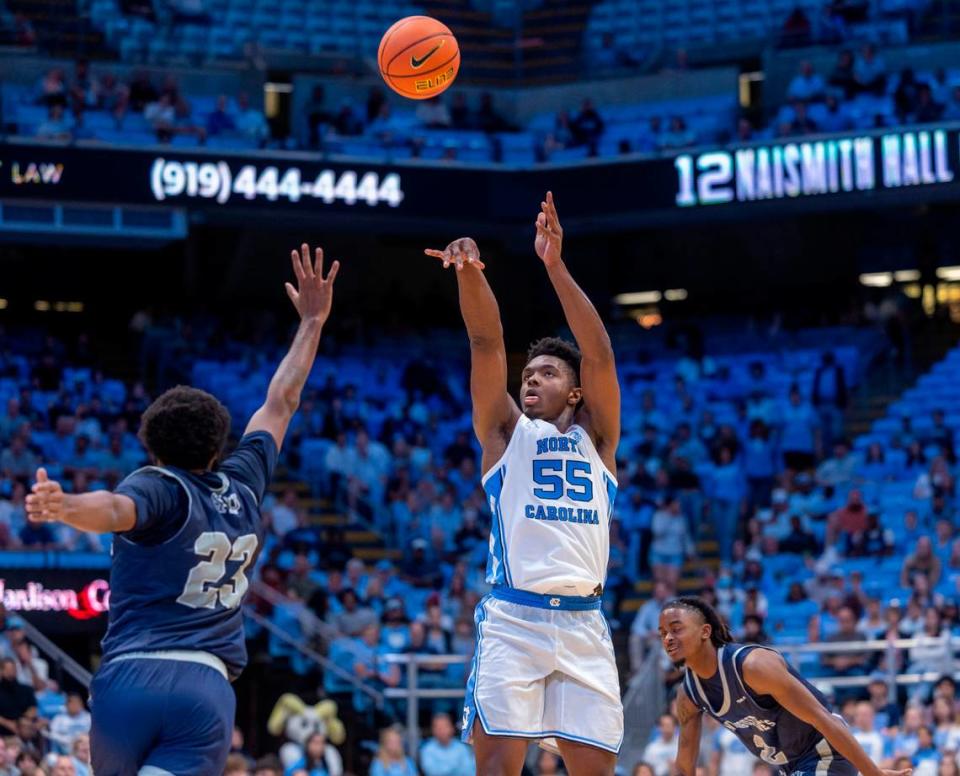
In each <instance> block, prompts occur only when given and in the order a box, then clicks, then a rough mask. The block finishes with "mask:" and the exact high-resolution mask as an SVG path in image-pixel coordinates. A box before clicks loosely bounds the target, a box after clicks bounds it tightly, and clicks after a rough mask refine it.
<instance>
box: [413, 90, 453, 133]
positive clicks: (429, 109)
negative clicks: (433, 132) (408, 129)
mask: <svg viewBox="0 0 960 776" xmlns="http://www.w3.org/2000/svg"><path fill="white" fill-rule="evenodd" d="M416 113H417V121H419V122H420V123H421V124H423V126H425V127H427V128H428V129H449V128H450V127H451V125H452V124H453V120H452V119H451V118H450V111H449V110H448V109H447V106H446V104H445V103H444V102H443V98H442V97H431V98H430V99H429V100H421V101H420V104H419V105H418V106H417V111H416Z"/></svg>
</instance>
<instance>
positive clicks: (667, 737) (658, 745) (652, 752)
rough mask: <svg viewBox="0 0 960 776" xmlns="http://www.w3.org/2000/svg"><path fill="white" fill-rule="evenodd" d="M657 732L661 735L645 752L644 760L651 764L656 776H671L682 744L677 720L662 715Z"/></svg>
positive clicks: (668, 715) (670, 716)
mask: <svg viewBox="0 0 960 776" xmlns="http://www.w3.org/2000/svg"><path fill="white" fill-rule="evenodd" d="M657 731H658V733H659V735H658V736H657V737H656V738H655V739H654V740H653V741H651V742H650V743H649V744H647V748H646V749H644V750H643V759H644V760H645V761H646V762H648V763H650V765H651V766H652V767H653V772H654V773H655V774H656V776H670V772H671V770H672V769H673V763H674V760H676V759H677V748H678V747H679V744H680V737H679V735H678V733H677V720H676V719H674V717H673V715H672V714H661V715H660V719H659V721H658V722H657Z"/></svg>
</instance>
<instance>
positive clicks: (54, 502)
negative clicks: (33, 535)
mask: <svg viewBox="0 0 960 776" xmlns="http://www.w3.org/2000/svg"><path fill="white" fill-rule="evenodd" d="M26 508H27V517H28V518H29V519H30V520H32V521H33V522H35V523H52V522H58V523H65V524H66V525H69V526H73V527H74V528H77V529H79V530H81V531H89V532H90V533H98V534H101V533H122V532H123V531H129V530H131V529H132V528H134V526H136V524H137V508H136V504H135V503H134V501H133V499H132V498H130V497H129V496H124V495H121V494H119V493H111V492H110V491H108V490H97V491H94V492H92V493H80V494H77V495H74V494H71V493H64V492H63V488H61V487H60V483H59V482H57V481H56V480H51V479H50V478H49V477H47V470H46V469H43V468H41V469H37V481H36V482H35V483H34V485H33V488H32V492H31V493H30V494H29V495H28V496H27V502H26Z"/></svg>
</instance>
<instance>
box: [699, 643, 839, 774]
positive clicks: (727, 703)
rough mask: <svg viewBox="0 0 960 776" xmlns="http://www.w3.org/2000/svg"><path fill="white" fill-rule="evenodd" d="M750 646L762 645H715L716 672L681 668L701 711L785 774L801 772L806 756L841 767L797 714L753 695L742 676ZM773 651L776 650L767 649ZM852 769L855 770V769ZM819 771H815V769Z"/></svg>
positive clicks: (819, 695) (815, 691) (820, 736)
mask: <svg viewBox="0 0 960 776" xmlns="http://www.w3.org/2000/svg"><path fill="white" fill-rule="evenodd" d="M754 649H767V648H766V647H758V646H757V645H755V644H726V645H724V646H722V647H720V649H719V650H717V663H718V669H717V673H716V674H714V675H713V676H712V677H710V678H709V679H701V678H700V677H698V676H697V675H696V674H695V673H694V672H693V671H691V670H690V669H689V668H688V669H687V670H686V672H685V673H684V677H683V688H684V690H686V693H687V696H688V697H689V698H690V700H691V701H693V703H694V704H695V705H696V706H698V707H699V708H700V709H701V710H702V711H704V712H705V713H707V714H709V715H710V716H711V717H713V718H714V719H716V720H717V721H718V722H720V723H722V724H723V725H724V726H725V727H726V728H727V729H728V730H730V731H732V732H733V733H734V734H736V736H737V738H739V739H740V740H741V741H742V742H743V743H744V744H745V745H746V747H747V748H748V749H749V750H750V751H751V752H753V753H754V754H755V755H756V756H757V757H759V758H760V759H761V760H763V761H764V762H766V763H769V764H770V765H775V766H778V767H780V768H781V769H782V770H783V772H784V773H794V772H802V771H803V768H802V766H803V765H805V764H806V763H808V762H809V761H810V759H811V758H814V759H815V760H827V758H829V761H830V762H829V763H828V766H830V765H832V766H834V767H833V770H829V769H824V770H823V773H824V774H827V773H833V772H834V771H836V772H837V773H842V772H844V770H843V769H844V768H845V767H846V766H847V761H846V760H844V759H843V758H842V757H841V756H840V755H839V754H837V753H835V752H832V751H831V749H830V746H829V744H827V742H826V741H825V740H824V738H823V733H821V732H820V731H819V730H817V729H816V728H815V727H813V726H812V725H810V724H808V723H806V722H804V721H803V720H801V719H798V718H797V717H796V716H794V715H793V714H792V713H791V712H789V711H787V710H786V709H785V708H783V707H782V706H781V705H780V704H779V703H777V701H776V700H775V699H774V698H773V697H771V696H769V695H757V694H756V693H754V692H753V691H752V690H751V689H750V688H749V687H747V685H746V683H745V682H744V681H743V675H742V673H741V670H742V667H743V661H744V659H745V658H746V657H747V655H748V654H750V652H752V651H753V650H754ZM771 651H775V650H771ZM787 670H788V671H790V673H791V674H792V675H793V676H794V677H796V679H798V680H799V681H800V682H801V684H803V685H804V686H805V687H806V688H807V689H808V690H809V691H810V692H811V693H813V696H814V697H815V698H816V699H817V701H819V702H820V704H821V705H822V706H823V707H824V708H825V709H827V710H829V709H830V706H829V704H828V703H827V699H826V698H825V697H824V696H823V693H821V692H820V691H819V690H818V689H817V688H816V687H814V686H813V685H812V684H810V683H809V682H808V681H807V680H806V679H804V678H803V677H802V676H800V674H798V673H797V672H796V671H795V670H794V669H793V668H792V667H791V666H790V664H789V663H788V664H787ZM854 772H855V769H854ZM817 773H820V771H817Z"/></svg>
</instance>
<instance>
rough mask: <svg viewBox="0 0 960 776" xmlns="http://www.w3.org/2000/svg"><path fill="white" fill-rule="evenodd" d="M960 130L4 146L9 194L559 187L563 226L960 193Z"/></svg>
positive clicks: (311, 196)
mask: <svg viewBox="0 0 960 776" xmlns="http://www.w3.org/2000/svg"><path fill="white" fill-rule="evenodd" d="M958 173H960V125H957V124H943V125H929V126H922V127H913V128H905V129H897V130H889V131H883V130H876V131H870V132H861V133H846V134H842V135H824V136H813V137H809V138H791V139H784V140H778V141H774V142H769V143H762V144H761V143H753V144H749V145H744V146H729V147H722V148H705V149H698V150H695V151H691V152H681V153H677V154H676V155H674V156H669V157H658V158H649V157H645V158H641V157H638V156H627V157H621V158H614V159H608V158H603V159H597V160H592V161H588V162H584V163H582V164H569V165H557V166H549V165H538V166H534V167H529V168H522V169H518V168H509V167H502V166H479V165H466V164H464V165H460V164H444V163H415V162H408V161H403V162H399V161H398V162H396V163H388V162H383V161H371V162H369V163H367V162H363V161H357V160H351V161H346V160H344V159H336V160H333V159H331V160H329V161H328V160H324V159H319V158H318V157H317V156H316V155H315V154H304V153H283V154H281V153H273V154H268V153H247V154H239V153H223V152H220V151H213V150H206V149H191V150H189V151H186V150H180V149H175V148H167V147H163V148H161V147H156V148H153V149H144V148H139V149H125V148H119V147H104V146H103V145H100V144H83V143H80V144H75V145H70V146H62V145H50V144H39V143H14V142H7V143H3V144H0V200H3V201H7V202H10V201H14V200H55V201H58V202H61V203H70V202H77V203H102V204H121V205H154V206H158V207H167V206H175V207H179V208H184V209H188V210H202V211H208V212H210V211H213V212H219V213H224V214H231V213H236V214H237V215H238V217H242V218H250V217H257V215H262V216H263V217H265V218H270V217H271V215H272V214H279V213H288V214H293V215H296V214H303V215H305V216H309V217H311V218H315V217H317V215H319V214H322V213H323V212H329V213H331V214H332V215H335V216H336V219H337V220H341V221H342V222H343V223H344V224H348V223H350V216H351V215H354V214H359V215H363V216H365V217H367V218H369V217H371V216H373V217H377V218H379V219H383V220H390V221H391V222H395V223H396V222H402V221H404V220H411V221H418V222H419V221H424V220H426V221H429V222H432V221H435V220H436V219H457V218H464V217H470V218H471V219H473V220H475V221H478V222H480V223H483V222H486V223H487V224H488V225H490V226H509V225H511V224H517V225H521V224H522V225H527V224H528V221H529V212H528V211H529V203H530V201H537V198H539V197H540V196H542V193H543V191H544V190H545V189H547V188H550V189H552V190H553V191H554V192H556V193H557V195H558V197H561V198H562V200H563V208H564V218H565V223H569V224H571V225H578V226H580V227H581V228H589V227H590V225H591V224H594V225H598V226H600V225H602V226H603V227H604V228H605V227H608V226H610V225H611V224H614V223H620V224H623V225H630V224H637V225H639V224H643V223H659V222H662V221H664V220H679V221H683V220H686V221H690V220H696V219H697V218H703V217H705V216H704V214H706V213H710V214H711V217H713V216H714V215H716V216H721V217H729V218H749V217H751V216H752V215H754V214H755V213H757V212H758V211H760V210H763V209H774V210H778V211H781V212H786V211H787V210H788V209H791V208H792V209H797V210H800V209H830V208H834V207H839V206H849V207H870V206H873V205H876V204H880V203H886V204H892V205H899V204H904V203H906V202H911V201H914V202H916V201H924V200H928V199H929V200H933V199H951V198H960V178H958Z"/></svg>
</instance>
